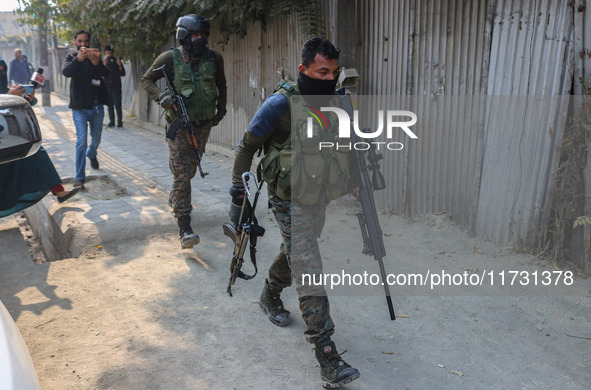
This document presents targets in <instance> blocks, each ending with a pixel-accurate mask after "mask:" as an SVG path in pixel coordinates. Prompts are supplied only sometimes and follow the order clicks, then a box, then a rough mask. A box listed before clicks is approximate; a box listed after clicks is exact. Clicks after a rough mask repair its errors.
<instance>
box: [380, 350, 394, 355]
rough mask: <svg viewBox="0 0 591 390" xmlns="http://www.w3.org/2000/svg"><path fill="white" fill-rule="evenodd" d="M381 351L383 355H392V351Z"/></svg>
mask: <svg viewBox="0 0 591 390" xmlns="http://www.w3.org/2000/svg"><path fill="white" fill-rule="evenodd" d="M382 353H383V354H384V355H394V352H384V351H382Z"/></svg>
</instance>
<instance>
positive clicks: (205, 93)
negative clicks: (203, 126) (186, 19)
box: [166, 47, 218, 123]
mask: <svg viewBox="0 0 591 390" xmlns="http://www.w3.org/2000/svg"><path fill="white" fill-rule="evenodd" d="M170 51H171V52H172V60H173V63H174V87H175V89H176V91H177V93H179V94H180V95H181V96H182V97H183V99H184V100H185V106H186V107H187V113H188V114H189V118H190V119H191V121H193V122H195V123H199V122H200V121H205V120H209V119H212V118H213V117H214V115H215V105H216V99H217V97H218V89H217V87H216V85H215V73H216V63H215V60H214V53H213V51H211V50H207V53H206V54H204V55H203V57H202V58H201V59H200V60H199V64H198V65H197V70H193V69H192V68H191V63H190V62H189V63H186V62H184V61H183V55H182V54H181V51H180V50H179V48H177V47H175V48H172V49H170ZM175 118H176V112H175V111H174V110H166V120H167V121H168V123H170V122H172V121H173V120H174V119H175Z"/></svg>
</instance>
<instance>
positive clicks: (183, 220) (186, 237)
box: [178, 215, 199, 249]
mask: <svg viewBox="0 0 591 390" xmlns="http://www.w3.org/2000/svg"><path fill="white" fill-rule="evenodd" d="M178 223H179V235H180V236H181V248H183V249H187V248H192V247H193V246H194V245H197V244H199V236H198V235H197V234H195V233H193V229H191V217H190V216H189V215H183V216H182V217H179V219H178Z"/></svg>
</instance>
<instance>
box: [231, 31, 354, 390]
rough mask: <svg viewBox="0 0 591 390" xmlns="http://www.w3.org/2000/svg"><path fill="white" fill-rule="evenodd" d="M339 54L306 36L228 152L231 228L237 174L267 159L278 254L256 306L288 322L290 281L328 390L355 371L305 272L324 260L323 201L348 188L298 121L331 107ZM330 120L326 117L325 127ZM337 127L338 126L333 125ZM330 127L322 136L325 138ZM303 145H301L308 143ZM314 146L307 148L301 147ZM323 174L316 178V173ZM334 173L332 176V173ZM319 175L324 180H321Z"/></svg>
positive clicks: (236, 213) (239, 190)
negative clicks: (291, 76) (292, 73)
mask: <svg viewBox="0 0 591 390" xmlns="http://www.w3.org/2000/svg"><path fill="white" fill-rule="evenodd" d="M338 59H339V51H338V50H337V49H336V48H335V47H334V45H333V44H332V43H331V42H329V41H328V40H326V39H324V38H319V37H315V38H311V39H309V40H308V41H306V42H305V43H304V46H303V48H302V62H301V64H300V65H299V67H298V70H299V75H298V79H297V83H294V82H290V81H286V80H282V81H280V82H279V84H278V85H277V88H276V89H275V93H274V94H272V95H270V96H269V97H268V98H267V99H266V100H265V102H264V103H263V105H262V106H261V107H260V108H259V109H258V111H257V113H256V114H255V115H254V117H253V118H252V120H251V121H250V124H249V125H248V128H247V129H246V131H245V132H244V136H243V137H242V140H241V141H240V143H239V145H238V147H237V148H236V153H235V154H234V166H233V169H232V183H233V186H232V187H231V188H230V195H231V197H232V203H231V206H230V213H229V214H230V220H231V221H232V222H234V223H235V224H237V223H238V222H239V218H240V210H241V206H242V203H243V202H244V192H245V189H244V187H243V184H242V180H241V176H242V174H243V173H244V172H246V171H249V170H250V167H251V165H252V160H253V157H254V154H255V153H256V152H257V151H258V150H259V149H260V148H263V149H264V152H265V156H264V157H263V159H262V160H261V163H260V164H259V168H260V169H259V172H261V176H262V178H263V179H264V181H265V182H266V183H267V189H268V192H269V205H270V207H271V209H272V211H273V214H274V215H275V219H276V220H277V225H278V226H279V231H280V233H281V237H282V242H281V244H280V251H279V254H277V256H276V257H275V260H274V261H273V263H272V264H271V266H270V268H269V274H268V275H269V276H268V278H267V280H265V285H264V286H263V291H262V293H261V296H260V299H259V305H260V306H261V308H262V309H263V310H264V311H265V313H266V315H267V317H268V319H269V320H270V321H271V323H273V324H274V325H277V326H287V325H289V323H290V320H291V318H290V312H289V311H288V310H287V309H286V308H285V306H284V305H283V301H282V299H281V293H282V292H283V290H284V289H285V288H287V287H289V286H291V285H292V282H293V284H295V288H296V291H297V294H298V297H299V302H300V310H301V312H302V317H303V319H304V322H305V323H306V331H305V334H306V336H307V339H308V341H309V342H310V343H312V344H314V346H315V348H314V351H315V356H316V359H317V360H318V363H319V365H320V377H321V379H322V381H323V382H324V385H325V386H326V387H331V388H335V387H340V386H342V385H344V384H346V383H349V382H351V381H353V380H355V379H357V378H358V377H359V371H358V370H357V369H355V368H353V367H351V366H350V365H349V364H347V363H346V362H345V361H344V360H343V359H342V357H341V355H340V354H339V353H338V352H337V349H336V346H335V344H334V342H333V341H332V339H331V336H332V335H333V334H334V323H333V321H332V318H331V315H330V308H329V303H328V297H327V296H326V291H325V289H324V287H322V286H309V285H308V286H307V285H305V283H303V275H304V274H308V275H315V276H318V275H320V274H322V258H321V256H320V250H319V246H318V241H317V238H318V236H319V235H320V233H321V231H322V228H323V226H324V219H325V214H326V207H327V205H328V202H329V201H330V200H332V199H336V198H338V197H340V196H342V195H344V194H345V193H347V192H348V191H349V186H348V184H349V183H348V177H347V176H345V175H340V174H338V172H337V175H336V177H335V174H334V173H332V172H327V171H326V170H325V168H326V167H327V166H328V165H327V164H325V160H324V158H323V156H321V155H320V154H319V153H317V150H318V144H316V145H315V146H314V145H311V143H310V142H302V137H306V136H305V134H304V133H302V127H301V125H302V124H305V123H306V121H307V118H308V117H309V116H310V115H309V112H308V110H307V109H306V110H302V108H307V107H311V106H318V107H320V106H321V105H322V103H326V102H331V101H332V99H333V98H334V96H335V86H336V83H337V79H338V72H339V71H340V68H339V64H338ZM328 123H330V124H332V123H331V122H330V118H329V122H328ZM337 127H338V126H337ZM334 128H335V127H334V126H328V125H327V127H326V128H325V129H323V130H322V133H329V131H330V132H331V131H332V130H334ZM306 145H307V146H306ZM306 148H312V149H313V150H305V149H306ZM326 157H329V158H330V159H334V161H339V164H338V165H339V166H343V167H344V168H345V171H348V165H347V154H345V153H341V154H340V155H338V154H337V153H334V154H332V152H330V153H329V154H327V155H326ZM319 172H323V173H322V174H319V175H318V176H317V177H314V175H315V174H316V173H319ZM335 172H336V171H335ZM320 178H324V179H320Z"/></svg>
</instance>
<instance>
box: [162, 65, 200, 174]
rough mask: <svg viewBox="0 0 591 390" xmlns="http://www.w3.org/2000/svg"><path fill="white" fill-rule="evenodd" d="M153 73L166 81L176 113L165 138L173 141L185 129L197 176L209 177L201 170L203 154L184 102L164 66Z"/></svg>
mask: <svg viewBox="0 0 591 390" xmlns="http://www.w3.org/2000/svg"><path fill="white" fill-rule="evenodd" d="M152 71H153V72H158V71H162V73H163V74H164V79H165V80H166V86H167V87H168V90H169V91H170V97H171V98H172V107H173V108H174V110H175V111H176V114H177V117H176V118H175V120H173V121H172V123H171V124H170V126H168V129H167V130H166V138H168V139H170V140H173V139H175V137H176V133H177V131H178V130H179V129H180V128H185V129H187V130H188V134H187V141H188V142H189V145H191V147H192V148H193V150H195V157H197V168H199V174H200V175H201V177H205V175H209V172H203V169H202V168H201V157H202V156H203V152H202V151H201V148H200V147H199V144H198V143H197V136H196V132H195V128H194V127H193V125H192V124H191V120H190V119H189V114H188V113H187V107H186V106H185V101H184V100H183V97H182V96H181V95H179V94H178V93H177V92H176V89H175V88H174V84H173V83H172V80H171V78H170V75H169V74H168V71H167V70H166V65H162V66H161V67H160V68H156V69H154V70H152Z"/></svg>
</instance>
